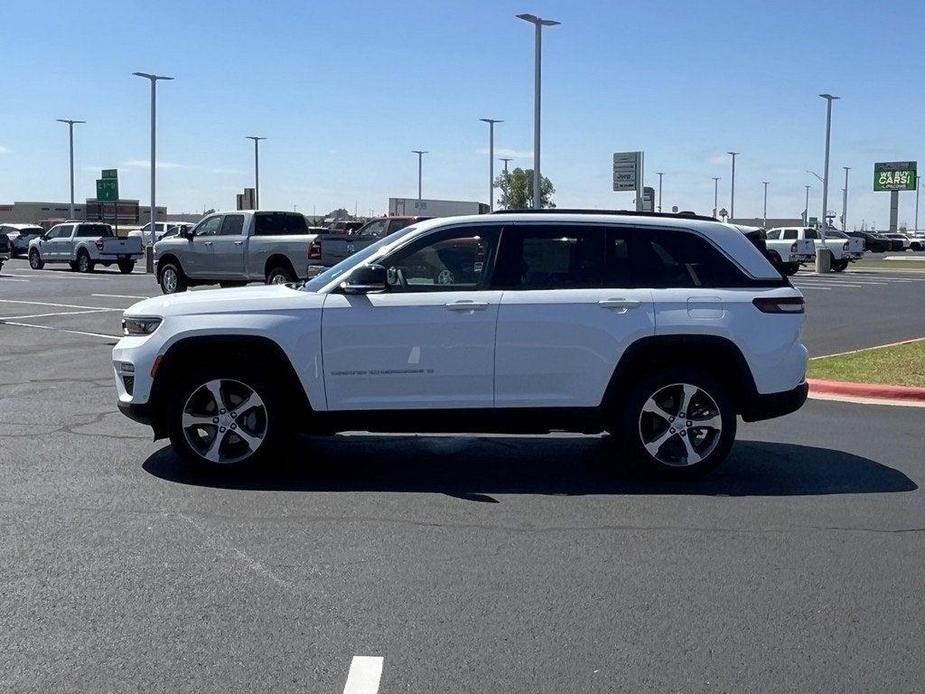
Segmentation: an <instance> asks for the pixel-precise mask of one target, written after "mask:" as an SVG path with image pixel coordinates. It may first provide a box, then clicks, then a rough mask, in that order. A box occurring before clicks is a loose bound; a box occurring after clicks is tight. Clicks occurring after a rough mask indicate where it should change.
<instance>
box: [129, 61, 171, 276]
mask: <svg viewBox="0 0 925 694" xmlns="http://www.w3.org/2000/svg"><path fill="white" fill-rule="evenodd" d="M132 74H133V75H135V76H136V77H144V78H145V79H146V80H150V82H151V219H150V220H149V221H150V222H151V238H152V239H153V238H155V236H156V234H157V226H156V224H155V222H156V221H157V204H156V202H155V180H156V171H157V158H156V153H157V82H158V80H172V79H173V77H166V76H164V75H154V74H151V73H147V72H133V73H132ZM147 264H148V259H147V258H145V265H146V266H147Z"/></svg>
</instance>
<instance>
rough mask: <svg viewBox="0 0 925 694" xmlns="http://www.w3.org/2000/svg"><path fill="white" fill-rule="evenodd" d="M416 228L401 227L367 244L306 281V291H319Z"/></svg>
mask: <svg viewBox="0 0 925 694" xmlns="http://www.w3.org/2000/svg"><path fill="white" fill-rule="evenodd" d="M414 229H415V228H414V227H405V228H404V229H400V230H399V231H396V232H394V233H391V234H389V235H388V236H384V237H383V238H381V239H379V240H378V241H376V243H374V244H372V245H371V246H367V247H366V248H364V249H363V250H361V251H357V252H356V253H354V254H353V255H351V256H350V257H348V258H344V259H343V260H342V261H340V262H339V263H338V264H337V265H334V266H332V267H330V268H328V269H327V270H325V271H324V272H322V273H321V274H320V275H316V276H315V277H313V278H312V279H310V280H309V281H308V282H306V283H305V285H304V289H305V291H309V292H317V291H318V290H319V289H321V288H322V287H325V286H327V285H328V284H330V283H331V282H333V281H334V280H335V279H337V277H339V276H340V275H342V274H344V272H346V271H347V270H350V269H351V268H354V267H356V266H357V265H361V264H362V263H364V262H365V261H367V260H369V259H370V258H372V257H374V256H375V255H376V254H377V253H378V252H379V249H381V248H383V247H384V246H388V245H389V244H390V243H392V242H393V241H397V240H398V239H400V238H402V237H403V236H405V235H407V234H410V233H412V232H414Z"/></svg>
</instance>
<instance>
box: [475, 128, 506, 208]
mask: <svg viewBox="0 0 925 694" xmlns="http://www.w3.org/2000/svg"><path fill="white" fill-rule="evenodd" d="M479 120H480V121H482V122H483V123H488V209H489V210H490V211H491V212H494V211H495V123H503V122H504V121H503V120H496V119H494V118H479Z"/></svg>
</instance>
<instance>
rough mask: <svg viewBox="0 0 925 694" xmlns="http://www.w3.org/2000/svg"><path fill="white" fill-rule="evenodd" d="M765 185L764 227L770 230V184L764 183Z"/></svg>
mask: <svg viewBox="0 0 925 694" xmlns="http://www.w3.org/2000/svg"><path fill="white" fill-rule="evenodd" d="M762 183H763V184H764V224H763V225H762V226H764V228H765V229H767V228H768V182H767V181H762Z"/></svg>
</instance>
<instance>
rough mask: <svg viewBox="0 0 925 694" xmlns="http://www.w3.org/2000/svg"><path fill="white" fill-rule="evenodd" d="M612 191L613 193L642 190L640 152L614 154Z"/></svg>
mask: <svg viewBox="0 0 925 694" xmlns="http://www.w3.org/2000/svg"><path fill="white" fill-rule="evenodd" d="M613 189H614V191H615V192H621V191H625V190H641V189H642V152H614V155H613Z"/></svg>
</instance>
